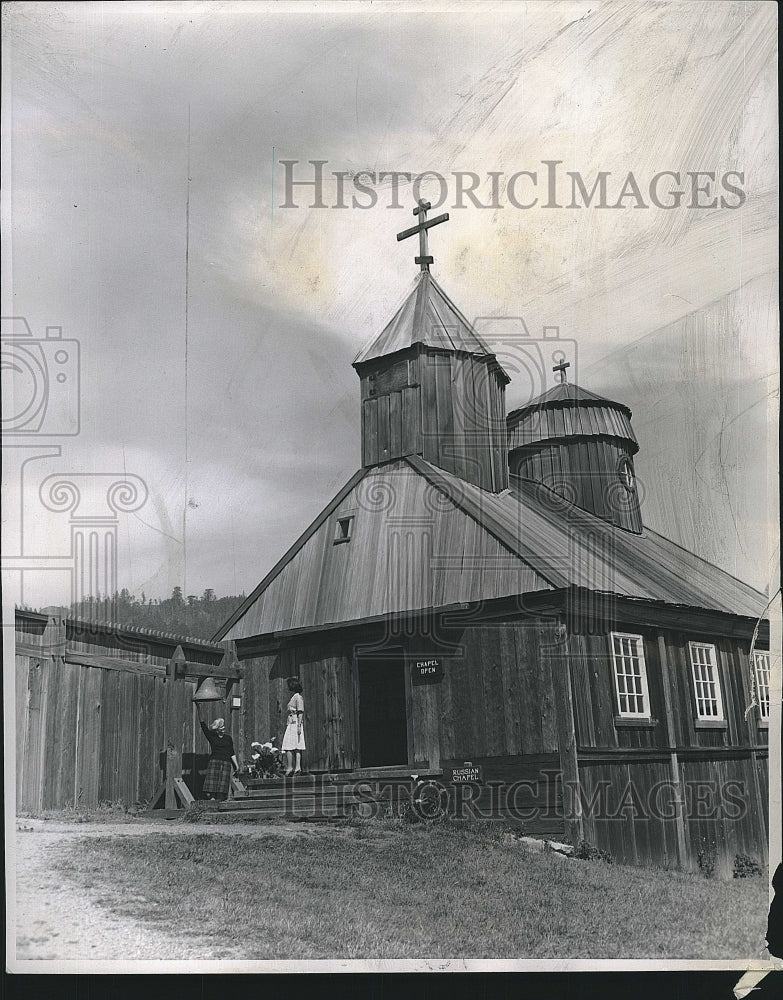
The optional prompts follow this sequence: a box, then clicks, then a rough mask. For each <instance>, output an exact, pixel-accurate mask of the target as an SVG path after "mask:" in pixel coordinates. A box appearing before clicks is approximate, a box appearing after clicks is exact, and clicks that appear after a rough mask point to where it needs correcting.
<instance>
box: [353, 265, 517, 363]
mask: <svg viewBox="0 0 783 1000" xmlns="http://www.w3.org/2000/svg"><path fill="white" fill-rule="evenodd" d="M414 344H422V345H424V346H425V347H432V348H439V349H441V350H447V351H461V352H464V353H466V354H472V355H474V356H476V357H486V358H494V357H495V354H494V352H493V350H492V348H491V347H490V346H489V345H488V344H487V342H486V341H485V340H484V339H483V338H482V337H481V335H480V334H479V333H478V332H477V331H476V330H475V329H474V327H473V326H472V324H471V323H470V322H469V321H468V320H467V319H466V318H465V316H464V315H463V313H462V312H460V310H459V309H458V308H457V306H456V305H455V304H454V303H453V302H452V301H451V299H450V298H449V297H448V295H447V294H446V293H445V292H444V291H443V289H442V288H441V287H440V285H439V284H438V282H437V281H436V280H435V279H434V278H433V276H432V274H431V273H430V272H429V271H421V272H420V273H419V274H417V276H416V279H415V281H414V283H413V287H412V288H411V290H410V291H409V292H408V294H407V295H406V297H405V300H404V301H403V303H402V305H401V306H400V307H399V309H398V310H397V312H396V313H395V314H394V315H393V316H392V318H391V319H390V320H389V322H388V323H387V324H386V326H385V327H384V328H383V330H381V332H380V333H379V334H378V335H377V336H376V337H374V338H373V339H372V340H371V341H370V342H369V343H368V344H367V345H366V346H365V347H363V348H362V350H361V351H359V353H358V354H357V355H356V358H355V360H354V362H353V364H354V367H356V366H357V365H361V364H363V363H364V362H366V361H372V360H375V359H377V358H381V357H385V356H386V355H389V354H394V353H395V352H396V351H403V350H405V349H406V348H408V347H412V346H413V345H414ZM504 374H505V372H504ZM506 379H507V380H508V376H507V375H506Z"/></svg>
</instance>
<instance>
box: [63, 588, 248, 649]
mask: <svg viewBox="0 0 783 1000" xmlns="http://www.w3.org/2000/svg"><path fill="white" fill-rule="evenodd" d="M244 599H245V595H244V594H239V595H237V596H232V597H216V596H215V591H214V590H212V588H210V587H208V588H207V589H206V590H205V591H204V593H203V594H201V595H200V596H197V595H196V594H188V595H187V596H184V595H183V593H182V587H175V588H174V589H173V590H172V592H171V597H165V598H149V600H148V599H147V596H146V594H144V592H143V591H142V594H141V597H136V596H135V595H134V594H131V593H130V591H129V590H127V589H126V588H123V589H122V590H120V591H117V592H115V593H114V595H113V596H111V597H109V596H106V597H86V598H84V599H83V600H81V601H74V602H73V603H72V604H71V605H70V606H69V611H70V615H71V616H72V617H73V618H82V619H86V620H87V621H94V622H113V623H115V624H118V625H140V626H142V627H143V628H149V629H156V630H158V631H161V632H175V633H178V634H180V635H189V636H193V638H196V639H211V638H212V636H213V635H214V634H215V632H217V630H218V628H219V627H220V626H221V625H222V624H223V623H224V622H225V621H226V620H227V619H228V618H229V616H230V615H231V614H233V612H234V611H235V610H236V609H237V608H238V607H239V605H240V604H241V603H242V601H244Z"/></svg>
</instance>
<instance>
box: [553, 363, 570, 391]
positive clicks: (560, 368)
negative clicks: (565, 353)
mask: <svg viewBox="0 0 783 1000" xmlns="http://www.w3.org/2000/svg"><path fill="white" fill-rule="evenodd" d="M570 367H571V362H570V361H566V360H565V359H564V360H563V361H561V362H560V364H559V365H554V366H553V368H552V371H553V372H558V373H559V375H560V384H561V385H562V384H563V383H564V382H565V380H566V373H565V370H566V368H570Z"/></svg>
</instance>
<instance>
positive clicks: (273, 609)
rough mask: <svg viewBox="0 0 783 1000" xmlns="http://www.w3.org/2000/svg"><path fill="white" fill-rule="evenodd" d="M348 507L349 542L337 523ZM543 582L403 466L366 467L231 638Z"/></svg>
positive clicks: (535, 587) (543, 586) (531, 587)
mask: <svg viewBox="0 0 783 1000" xmlns="http://www.w3.org/2000/svg"><path fill="white" fill-rule="evenodd" d="M347 514H353V515H354V520H353V525H352V537H351V540H350V541H349V542H345V543H340V544H335V543H334V538H335V530H336V520H337V518H339V517H343V516H345V515H347ZM545 589H548V584H547V583H546V582H545V581H544V580H543V579H542V578H541V577H540V576H539V575H538V574H537V573H536V572H535V571H534V570H533V569H531V568H530V567H529V566H528V565H526V564H525V563H524V562H523V561H522V560H521V559H520V558H519V557H518V556H516V555H512V553H511V552H509V550H508V549H507V548H506V547H505V546H504V545H502V544H501V542H500V541H498V539H497V538H495V537H494V536H493V535H492V534H490V533H489V532H487V531H486V530H484V529H483V528H481V527H480V526H479V525H478V524H476V523H475V520H474V519H472V518H471V517H470V516H469V515H468V514H466V513H464V512H463V511H462V510H460V509H459V508H458V507H457V506H456V505H455V504H454V503H453V502H452V501H451V500H449V499H448V498H447V497H445V496H444V495H443V494H442V493H440V492H439V491H438V490H437V489H435V488H434V487H433V486H431V485H430V484H429V483H428V482H427V480H426V479H424V478H423V477H421V476H419V475H417V473H416V472H415V471H414V470H413V469H411V468H410V467H409V466H408V465H407V463H405V462H398V463H395V464H393V465H390V466H385V467H384V468H380V469H371V470H369V471H368V472H367V474H366V475H365V476H364V478H363V479H362V480H361V482H359V483H358V484H357V485H356V486H355V487H354V489H353V490H351V491H350V492H349V493H348V494H347V495H346V496H345V497H344V499H343V500H342V502H341V503H339V504H338V505H337V506H336V507H335V509H334V511H333V512H332V514H331V516H330V517H328V518H327V519H326V520H324V521H323V523H322V524H321V525H320V527H319V528H318V529H317V530H316V531H315V532H314V533H313V534H312V535H311V536H310V537H309V538H308V539H307V541H306V542H305V544H304V545H303V546H302V548H301V549H299V551H298V552H296V553H295V555H294V556H293V557H292V558H291V559H290V561H289V562H288V563H287V564H286V565H285V566H283V567H282V568H281V570H280V571H279V573H278V574H277V575H276V576H275V577H274V578H273V579H272V580H271V581H270V582H269V583H268V585H267V586H266V589H265V590H264V591H263V592H261V593H260V594H258V596H257V597H256V598H255V600H254V601H253V602H252V603H251V604H249V605H248V607H247V608H246V609H245V611H244V613H243V614H242V616H241V617H240V618H239V619H238V620H237V621H236V623H235V624H234V625H233V626H232V627H231V628H230V629H229V631H228V632H227V633H226V636H227V638H229V639H240V638H244V637H249V636H253V635H259V634H265V633H270V632H276V631H284V630H287V629H293V628H312V627H314V626H318V625H322V624H327V623H333V622H349V621H353V620H361V619H363V618H368V617H372V616H374V615H383V614H389V613H393V612H400V611H412V610H416V609H420V608H430V607H443V606H445V605H449V604H456V603H463V602H466V601H471V600H480V599H481V600H487V599H491V598H493V597H503V596H509V595H513V594H521V593H525V592H529V591H536V590H545Z"/></svg>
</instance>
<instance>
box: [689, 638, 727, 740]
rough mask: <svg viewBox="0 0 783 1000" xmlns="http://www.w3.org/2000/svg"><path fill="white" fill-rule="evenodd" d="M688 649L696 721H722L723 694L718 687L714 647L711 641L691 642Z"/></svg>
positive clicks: (718, 678) (718, 679)
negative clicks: (689, 652)
mask: <svg viewBox="0 0 783 1000" xmlns="http://www.w3.org/2000/svg"><path fill="white" fill-rule="evenodd" d="M690 651H691V671H692V673H693V693H694V695H695V697H696V721H697V722H722V721H724V715H723V695H722V694H721V689H720V677H719V675H718V661H717V658H716V655H715V647H714V646H713V645H712V644H711V643H706V642H692V643H690Z"/></svg>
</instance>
